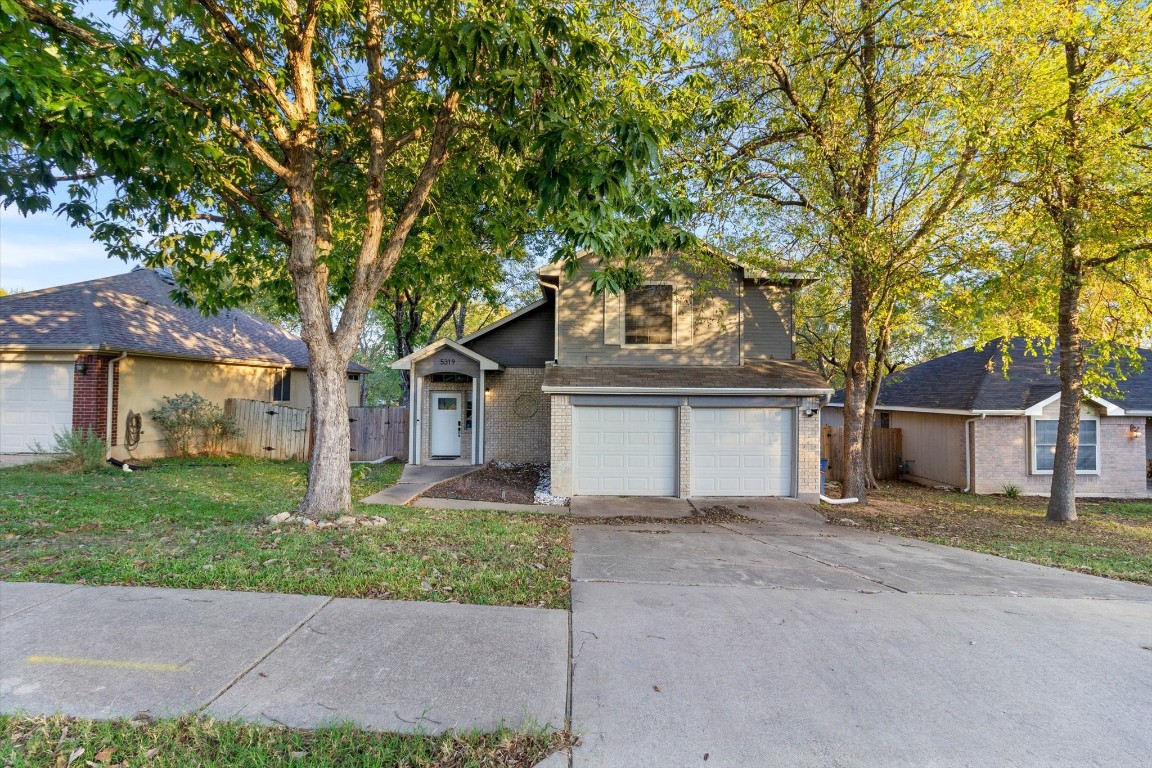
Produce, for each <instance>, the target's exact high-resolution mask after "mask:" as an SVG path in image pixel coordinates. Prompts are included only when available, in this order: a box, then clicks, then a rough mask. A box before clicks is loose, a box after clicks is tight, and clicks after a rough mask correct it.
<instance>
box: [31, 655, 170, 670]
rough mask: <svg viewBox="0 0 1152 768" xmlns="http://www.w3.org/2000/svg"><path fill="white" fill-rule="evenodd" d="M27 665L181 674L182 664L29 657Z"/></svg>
mask: <svg viewBox="0 0 1152 768" xmlns="http://www.w3.org/2000/svg"><path fill="white" fill-rule="evenodd" d="M26 661H27V662H28V663H29V664H79V665H81V666H85V667H115V668H117V669H140V670H145V671H148V672H183V671H184V665H183V664H150V663H148V662H144V661H114V660H111V659H73V658H69V657H67V656H29V657H28V658H27V660H26Z"/></svg>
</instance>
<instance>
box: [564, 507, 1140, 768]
mask: <svg viewBox="0 0 1152 768" xmlns="http://www.w3.org/2000/svg"><path fill="white" fill-rule="evenodd" d="M720 503H725V504H729V505H732V501H731V500H729V501H727V502H720ZM697 506H700V505H699V504H697ZM741 511H743V512H745V513H746V514H748V515H752V516H755V517H757V518H758V519H759V520H761V521H762V522H759V523H757V524H720V525H712V526H686V525H675V524H664V523H655V524H652V525H644V526H631V527H606V526H589V527H584V528H578V529H576V532H575V548H576V556H575V559H574V562H573V577H574V581H575V583H574V586H573V648H572V652H573V684H572V718H573V726H574V728H575V729H576V730H577V732H579V733H581V734H582V735H583V739H582V744H581V746H580V747H579V748H578V749H577V751H576V754H575V756H574V760H573V766H574V768H593V767H594V766H595V767H596V768H605V767H607V766H620V767H621V768H624V767H629V768H631V767H633V766H643V765H653V766H655V765H659V766H661V767H662V768H676V767H677V766H707V768H713V766H789V767H799V766H878V767H879V766H883V767H884V768H892V767H894V766H918V767H922V766H1078V767H1080V766H1097V765H1099V766H1114V767H1118V766H1147V765H1149V761H1150V756H1152V589H1150V588H1146V587H1141V586H1137V585H1132V584H1125V583H1122V582H1115V581H1110V580H1107V579H1100V578H1095V577H1091V576H1084V575H1080V574H1074V573H1069V572H1066V571H1059V570H1055V569H1050V568H1044V567H1040V566H1033V565H1029V564H1026V563H1018V562H1014V561H1010V560H1004V559H1001V558H996V557H990V556H985V555H980V554H976V553H971V552H966V551H962V550H956V549H951V548H948V547H938V546H934V545H931V544H926V543H922V542H918V541H914V540H910V539H901V538H896V537H889V536H881V535H877V534H873V533H869V532H865V531H857V530H852V529H847V528H840V527H833V526H827V525H825V524H824V523H823V521H822V519H821V518H819V516H818V515H816V513H815V512H814V511H813V510H812V509H811V508H808V507H806V506H804V505H800V504H795V503H789V502H779V501H774V502H762V503H759V504H751V505H749V508H748V509H745V510H741Z"/></svg>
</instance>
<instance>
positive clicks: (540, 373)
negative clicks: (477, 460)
mask: <svg viewBox="0 0 1152 768" xmlns="http://www.w3.org/2000/svg"><path fill="white" fill-rule="evenodd" d="M543 384H544V369H543V368H507V369H505V370H503V371H501V372H499V373H494V372H489V373H488V374H487V375H486V376H485V377H484V385H485V387H486V388H487V390H488V391H487V392H486V393H485V395H484V458H485V459H486V460H488V461H508V462H532V463H546V462H548V461H549V460H550V459H551V458H552V454H551V451H552V440H551V435H550V433H551V423H552V403H551V400H550V399H549V397H548V395H545V394H544V393H543V392H541V391H540V388H541V387H542V386H543Z"/></svg>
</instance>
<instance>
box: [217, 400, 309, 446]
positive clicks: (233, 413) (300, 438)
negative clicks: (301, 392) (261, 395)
mask: <svg viewBox="0 0 1152 768" xmlns="http://www.w3.org/2000/svg"><path fill="white" fill-rule="evenodd" d="M224 413H225V414H226V415H228V416H230V417H232V418H233V419H234V420H235V421H236V423H237V424H238V425H239V426H240V429H242V430H244V434H243V436H241V437H238V438H236V439H235V440H233V441H232V444H231V445H230V446H229V448H230V449H231V450H233V451H234V452H236V453H242V454H244V455H246V456H263V457H264V458H267V459H291V460H292V461H305V460H307V458H308V439H309V436H310V432H311V421H312V414H311V412H310V411H307V410H302V409H300V408H289V407H288V406H286V405H276V404H275V403H263V402H261V401H259V400H239V399H235V398H228V399H227V400H225V401H224Z"/></svg>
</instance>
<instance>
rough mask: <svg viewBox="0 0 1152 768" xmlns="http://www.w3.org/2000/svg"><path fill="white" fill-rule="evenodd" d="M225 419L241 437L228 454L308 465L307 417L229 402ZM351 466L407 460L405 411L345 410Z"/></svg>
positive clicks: (307, 414)
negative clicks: (232, 421)
mask: <svg viewBox="0 0 1152 768" xmlns="http://www.w3.org/2000/svg"><path fill="white" fill-rule="evenodd" d="M224 413H225V414H226V415H228V416H230V417H231V418H233V419H235V421H236V424H237V425H239V427H240V429H242V430H244V435H243V437H238V438H236V439H235V440H233V441H232V442H231V443H230V444H229V445H228V449H229V450H231V451H232V452H233V453H240V454H244V455H245V456H263V457H264V458H267V459H290V460H292V461H307V460H308V453H309V451H310V450H311V447H312V411H310V410H305V409H301V408H289V407H288V406H286V405H276V404H275V403H265V402H261V401H260V400H241V399H238V398H228V399H227V400H225V401H224ZM348 431H349V433H350V438H351V446H350V448H351V454H350V455H351V457H352V461H373V460H375V459H379V458H382V457H384V456H394V457H396V458H397V459H400V460H401V461H407V460H408V409H407V408H403V407H393V408H349V409H348Z"/></svg>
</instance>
